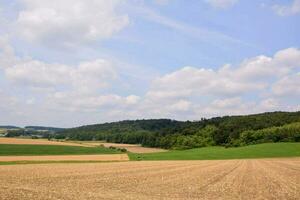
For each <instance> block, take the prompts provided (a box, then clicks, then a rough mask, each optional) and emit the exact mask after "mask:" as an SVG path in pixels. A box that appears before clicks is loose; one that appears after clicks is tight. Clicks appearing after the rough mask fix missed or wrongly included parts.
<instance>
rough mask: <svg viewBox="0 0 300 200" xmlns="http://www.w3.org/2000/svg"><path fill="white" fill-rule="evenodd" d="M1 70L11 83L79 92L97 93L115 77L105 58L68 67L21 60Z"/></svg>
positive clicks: (113, 70)
mask: <svg viewBox="0 0 300 200" xmlns="http://www.w3.org/2000/svg"><path fill="white" fill-rule="evenodd" d="M14 59H17V60H18V61H17V62H16V63H13V64H12V65H11V66H9V65H8V66H7V67H6V68H5V69H4V74H5V77H6V78H7V79H8V80H10V81H11V82H13V83H15V84H17V85H22V86H28V87H32V88H56V89H63V88H64V87H66V88H73V89H74V90H76V91H78V92H81V93H89V92H92V93H93V92H96V91H97V90H99V89H101V88H105V87H107V86H108V85H109V83H110V82H111V81H112V80H114V79H116V78H117V76H118V74H117V72H116V69H115V66H114V65H113V64H112V63H111V62H109V61H108V60H104V59H97V60H91V61H86V62H81V63H79V64H78V65H75V66H70V65H64V64H57V63H52V64H48V63H44V62H41V61H39V60H33V59H20V58H17V57H15V56H14Z"/></svg>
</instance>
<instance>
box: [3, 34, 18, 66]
mask: <svg viewBox="0 0 300 200" xmlns="http://www.w3.org/2000/svg"><path fill="white" fill-rule="evenodd" d="M16 61H17V58H16V57H15V52H14V49H13V48H12V47H11V46H10V45H9V42H8V38H7V37H4V36H0V69H3V68H7V67H8V66H11V65H13V64H14V63H15V62H16Z"/></svg>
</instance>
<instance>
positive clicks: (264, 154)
mask: <svg viewBox="0 0 300 200" xmlns="http://www.w3.org/2000/svg"><path fill="white" fill-rule="evenodd" d="M128 155H129V157H130V160H223V159H242V158H275V157H297V156H300V143H266V144H258V145H250V146H245V147H238V148H224V147H205V148H198V149H190V150H181V151H179V150H178V151H168V152H162V153H147V154H135V153H129V154H128Z"/></svg>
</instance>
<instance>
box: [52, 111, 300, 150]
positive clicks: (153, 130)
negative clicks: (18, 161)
mask: <svg viewBox="0 0 300 200" xmlns="http://www.w3.org/2000/svg"><path fill="white" fill-rule="evenodd" d="M50 137H51V138H56V139H67V140H105V141H107V142H115V143H130V144H141V145H143V146H148V147H160V148H165V149H190V148H197V147H206V146H225V147H232V146H244V145H249V144H257V143H266V142H300V112H270V113H261V114H253V115H244V116H223V117H214V118H210V119H205V118H202V119H201V120H199V121H176V120H171V119H143V120H125V121H120V122H112V123H104V124H94V125H87V126H81V127H76V128H70V129H64V130H62V131H59V132H56V133H55V134H52V135H50ZM51 138H50V139H51Z"/></svg>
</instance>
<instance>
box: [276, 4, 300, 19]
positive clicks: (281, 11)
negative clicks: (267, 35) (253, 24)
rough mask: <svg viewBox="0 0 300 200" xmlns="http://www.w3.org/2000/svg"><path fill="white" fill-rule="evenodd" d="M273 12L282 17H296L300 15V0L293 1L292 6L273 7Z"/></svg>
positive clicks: (277, 5)
mask: <svg viewBox="0 0 300 200" xmlns="http://www.w3.org/2000/svg"><path fill="white" fill-rule="evenodd" d="M272 8H273V10H274V11H275V12H276V13H277V14H278V15H280V16H288V15H295V14H299V13H300V0H293V1H292V3H291V4H290V5H279V4H275V5H273V7H272Z"/></svg>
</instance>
